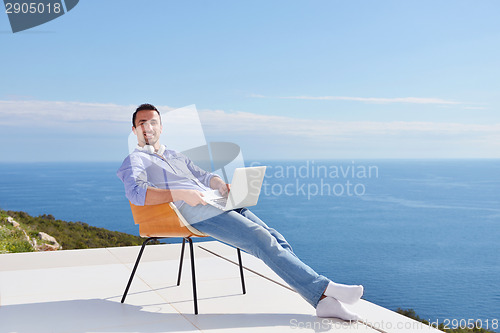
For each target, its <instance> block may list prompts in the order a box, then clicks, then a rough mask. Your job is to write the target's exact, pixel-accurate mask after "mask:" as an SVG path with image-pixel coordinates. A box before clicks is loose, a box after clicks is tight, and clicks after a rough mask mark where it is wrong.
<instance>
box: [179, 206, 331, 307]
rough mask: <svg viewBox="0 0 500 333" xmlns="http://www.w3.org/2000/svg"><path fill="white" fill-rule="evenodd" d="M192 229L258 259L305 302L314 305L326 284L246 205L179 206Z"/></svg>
mask: <svg viewBox="0 0 500 333" xmlns="http://www.w3.org/2000/svg"><path fill="white" fill-rule="evenodd" d="M179 210H180V212H181V214H182V215H183V216H184V218H185V219H186V220H187V221H188V222H189V223H190V224H191V225H192V226H193V227H194V228H196V229H198V230H200V231H201V232H204V233H206V234H208V235H210V236H212V237H213V238H215V239H217V240H219V241H221V242H224V243H227V244H229V245H232V246H234V247H238V248H240V249H242V250H244V251H246V252H248V253H250V254H251V255H253V256H255V257H257V258H259V259H261V260H262V261H264V263H265V264H266V265H267V266H269V267H270V268H271V269H272V270H273V271H274V272H275V273H276V274H278V275H279V276H280V277H281V278H282V279H283V280H285V282H286V283H288V285H290V287H292V288H293V289H294V290H295V291H297V292H298V293H299V294H300V295H301V296H302V297H303V298H304V299H305V300H306V301H307V302H309V303H310V304H311V305H312V306H314V307H316V306H317V304H318V302H319V300H320V298H321V296H322V295H323V292H324V291H325V289H326V287H327V285H328V283H329V282H330V280H328V279H327V278H326V277H324V276H322V275H319V274H318V273H316V272H315V271H314V270H313V269H312V268H310V267H309V266H307V265H306V264H304V263H303V262H302V261H301V260H300V259H299V258H298V257H297V256H296V255H295V254H294V253H293V250H292V247H291V246H290V244H288V242H287V241H286V239H285V238H284V237H283V236H282V235H281V234H280V233H279V232H277V231H276V230H274V229H272V228H269V227H268V226H267V225H266V224H265V223H264V222H263V221H261V220H260V219H259V218H258V217H257V216H255V215H254V214H253V213H252V212H251V211H250V210H248V209H246V208H241V209H236V210H232V211H228V212H223V211H221V210H219V209H217V208H215V207H212V206H210V205H206V206H203V205H198V206H195V207H192V206H189V205H187V204H184V205H182V206H181V208H180V209H179Z"/></svg>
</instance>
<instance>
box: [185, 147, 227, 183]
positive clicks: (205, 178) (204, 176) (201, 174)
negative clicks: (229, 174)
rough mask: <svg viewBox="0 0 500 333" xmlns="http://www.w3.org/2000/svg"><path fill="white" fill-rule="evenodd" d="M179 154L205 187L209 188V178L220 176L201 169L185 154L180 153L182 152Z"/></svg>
mask: <svg viewBox="0 0 500 333" xmlns="http://www.w3.org/2000/svg"><path fill="white" fill-rule="evenodd" d="M179 155H181V156H182V157H183V158H184V159H185V163H186V165H187V167H188V169H189V171H191V173H192V174H193V176H195V177H196V178H197V179H198V180H199V181H200V182H202V183H203V185H205V186H206V187H208V188H210V180H211V179H212V178H213V177H218V178H220V177H219V175H217V174H215V173H211V172H208V171H205V170H203V169H202V168H200V167H199V166H197V165H196V164H194V163H193V161H191V160H190V159H189V158H188V157H187V156H185V155H182V154H179Z"/></svg>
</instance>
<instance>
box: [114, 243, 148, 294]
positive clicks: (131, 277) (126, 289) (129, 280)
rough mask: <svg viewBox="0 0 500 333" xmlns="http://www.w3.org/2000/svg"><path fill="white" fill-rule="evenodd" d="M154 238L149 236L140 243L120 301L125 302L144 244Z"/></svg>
mask: <svg viewBox="0 0 500 333" xmlns="http://www.w3.org/2000/svg"><path fill="white" fill-rule="evenodd" d="M154 239H156V237H149V238H148V239H146V240H145V241H144V242H143V243H142V247H141V250H140V251H139V255H138V256H137V260H136V261H135V265H134V269H133V270H132V274H130V278H129V279H128V283H127V288H125V292H124V293H123V297H122V301H121V302H122V303H123V302H125V298H126V297H127V294H128V290H129V288H130V285H131V284H132V280H133V279H134V275H135V271H136V270H137V266H139V261H141V257H142V252H144V248H145V247H146V244H147V243H149V242H150V241H152V240H154Z"/></svg>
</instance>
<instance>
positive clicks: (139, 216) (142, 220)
mask: <svg viewBox="0 0 500 333" xmlns="http://www.w3.org/2000/svg"><path fill="white" fill-rule="evenodd" d="M130 208H131V209H132V216H133V217H134V222H135V224H138V225H139V234H140V235H141V236H142V237H193V236H195V237H206V236H207V235H206V234H204V233H202V232H200V231H199V230H196V229H195V228H193V227H192V226H190V225H189V223H187V222H186V220H185V219H184V218H183V217H182V215H181V214H180V213H179V211H178V210H177V208H176V207H175V205H174V204H173V203H164V204H160V205H147V206H136V205H134V204H132V203H130Z"/></svg>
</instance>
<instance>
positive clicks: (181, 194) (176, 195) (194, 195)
mask: <svg viewBox="0 0 500 333" xmlns="http://www.w3.org/2000/svg"><path fill="white" fill-rule="evenodd" d="M171 192H172V198H173V200H174V201H177V200H182V201H184V202H185V203H187V204H188V205H189V206H197V205H200V204H201V205H203V206H205V205H206V204H207V203H206V201H205V200H203V193H201V192H200V191H197V190H172V191H171Z"/></svg>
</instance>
